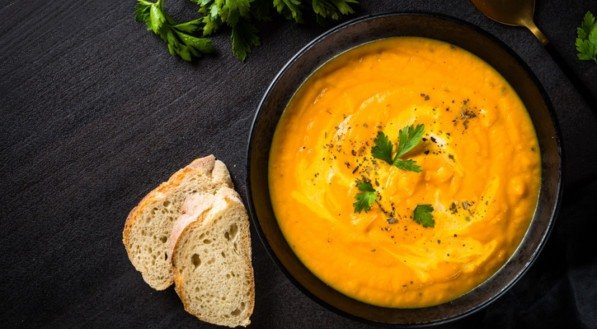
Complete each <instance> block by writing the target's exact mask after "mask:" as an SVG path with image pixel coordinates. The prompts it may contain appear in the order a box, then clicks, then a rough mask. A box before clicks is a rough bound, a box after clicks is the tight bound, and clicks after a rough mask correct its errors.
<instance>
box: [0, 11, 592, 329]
mask: <svg viewBox="0 0 597 329" xmlns="http://www.w3.org/2000/svg"><path fill="white" fill-rule="evenodd" d="M361 2H363V4H362V6H361V8H360V9H359V11H358V14H357V15H362V14H373V13H383V12H390V11H424V12H433V13H442V14H447V15H450V16H454V17H457V18H460V19H463V20H465V21H469V22H471V23H473V24H476V25H478V26H480V27H481V28H482V29H484V30H487V31H489V32H490V33H492V34H493V35H495V36H497V37H498V38H499V39H501V40H502V41H504V42H505V43H506V44H507V45H508V46H510V47H511V48H512V49H513V50H514V51H515V52H516V53H518V54H519V55H520V57H521V58H522V59H523V60H524V61H525V62H526V63H527V64H528V65H529V66H530V68H531V69H532V71H533V72H534V73H535V74H536V75H537V77H538V78H539V80H540V81H541V82H542V84H543V86H544V87H545V89H546V90H547V93H548V94H549V97H550V99H551V101H552V102H553V104H554V108H555V110H556V112H557V117H558V119H559V122H560V126H561V130H562V135H563V136H562V137H563V147H564V151H565V155H566V158H565V173H564V174H565V181H564V187H565V190H564V191H565V197H564V203H563V206H562V208H561V211H560V215H559V216H558V219H557V222H556V226H555V230H554V232H553V234H552V236H551V238H550V240H549V242H548V244H547V246H546V248H545V249H544V251H543V253H542V255H541V256H540V258H539V259H538V261H537V262H536V263H535V264H534V265H533V266H532V268H531V270H530V271H529V273H527V274H526V275H525V277H524V278H523V279H522V280H521V281H520V282H519V283H518V284H517V285H516V286H515V287H514V288H513V289H511V290H510V291H509V292H508V293H507V294H506V295H504V296H503V297H502V298H500V299H499V300H498V301H497V302H495V303H494V304H492V305H490V306H489V307H488V308H486V309H485V310H483V311H481V312H479V313H477V314H475V315H473V316H470V317H468V318H466V319H463V320H460V321H458V322H455V323H453V324H451V325H449V326H448V327H475V328H479V327H496V328H506V327H511V328H526V327H535V326H536V327H542V328H546V327H547V328H549V327H554V328H556V327H558V328H563V327H566V328H575V327H580V328H597V239H596V238H595V234H596V232H597V224H596V222H597V116H596V115H595V113H597V108H596V107H597V105H596V104H592V109H591V107H590V106H589V104H586V103H584V102H583V100H582V98H580V96H579V94H578V93H577V92H576V91H575V89H574V88H573V87H572V85H571V84H570V83H569V81H568V80H567V79H566V78H565V77H564V75H563V74H562V73H561V71H560V70H559V69H558V66H557V65H556V64H555V63H554V62H553V60H552V59H551V57H550V56H549V54H548V53H547V52H546V51H545V50H544V49H543V48H542V47H541V46H540V45H539V44H538V42H537V41H536V40H535V39H534V38H533V36H532V35H531V34H530V33H528V32H527V31H525V30H523V29H521V28H509V27H503V26H499V25H498V24H496V23H493V22H491V21H489V20H488V19H487V18H485V17H483V16H482V15H480V14H479V13H477V12H476V11H475V9H474V8H473V7H472V5H470V4H469V3H468V2H467V1H463V0H460V1H442V0H436V1H422V0H420V1H407V0H400V1H399V0H394V1H392V0H388V1H361ZM166 3H167V8H169V9H170V10H171V12H172V14H173V15H174V16H175V17H180V18H187V15H189V14H190V13H191V12H192V11H193V10H194V8H193V6H192V5H189V4H185V3H184V2H183V1H182V0H168V1H166ZM133 7H134V0H127V1H114V0H104V1H95V0H86V1H85V0H81V1H74V0H54V1H46V2H41V1H32V0H19V1H10V0H1V1H0V110H1V112H0V114H1V119H0V232H1V234H2V237H1V240H0V247H1V249H0V250H1V252H0V273H1V277H0V326H1V327H4V328H6V327H11V328H12V327H23V328H32V327H40V326H47V327H81V328H86V327H96V328H97V327H106V328H136V327H141V328H158V327H159V328H162V327H164V328H172V327H174V328H178V327H185V328H207V327H210V326H209V325H207V324H204V323H202V322H200V321H197V320H196V319H194V318H193V317H192V316H190V315H188V314H186V313H185V312H184V311H183V308H182V305H181V303H180V301H179V300H178V298H177V296H176V294H175V293H174V291H173V290H172V289H169V290H167V291H166V292H156V291H153V290H152V289H150V288H149V287H148V286H147V285H146V284H144V282H143V281H142V279H141V275H140V274H139V273H137V272H136V271H135V270H134V269H133V267H132V265H131V264H130V263H129V261H128V259H127V257H126V254H125V251H124V248H123V246H122V242H121V230H122V227H123V224H124V219H125V218H126V215H127V213H128V211H129V210H130V209H131V208H132V207H133V206H134V205H135V204H136V203H137V202H138V201H139V200H140V198H141V197H142V196H143V195H144V194H145V193H147V192H148V191H149V190H151V189H152V188H153V187H154V186H156V185H157V184H158V183H159V182H161V181H163V180H166V179H167V178H168V177H169V175H170V174H171V173H173V172H174V171H175V170H177V169H178V168H179V167H182V166H184V165H185V164H187V163H188V162H190V161H191V160H192V159H193V158H196V157H198V156H201V155H205V154H208V153H214V154H215V155H216V156H217V157H218V158H220V159H222V160H223V161H224V162H226V163H227V164H228V166H229V168H230V171H231V173H232V176H233V179H234V181H235V184H236V186H237V188H238V189H239V191H240V192H241V194H242V195H243V197H244V196H246V190H245V178H246V172H245V162H246V159H245V148H246V146H247V137H248V133H249V126H250V123H251V120H252V118H253V115H254V113H255V109H256V106H257V104H258V101H259V99H260V97H261V95H262V94H263V92H264V91H265V88H266V86H267V85H268V83H269V82H270V81H271V80H272V78H273V77H274V75H275V74H276V72H277V71H278V70H279V69H280V68H281V67H282V65H283V64H284V63H285V62H286V61H287V60H288V59H289V58H290V57H291V56H292V55H293V54H294V53H295V52H296V51H297V50H299V49H300V48H301V47H302V46H304V45H305V44H306V43H307V42H308V41H309V40H311V39H312V38H314V37H315V36H317V35H318V34H320V33H322V32H323V31H324V30H325V29H326V27H312V26H311V27H308V26H297V25H294V24H291V23H287V22H283V21H274V22H271V23H268V26H267V29H266V30H267V33H265V32H264V33H262V34H261V36H262V44H263V45H262V46H261V47H259V48H257V49H256V50H255V51H254V52H253V53H252V54H251V55H250V57H249V58H248V60H247V62H246V63H240V62H238V61H236V60H235V59H234V58H233V57H232V55H231V54H230V51H229V39H228V35H226V34H225V33H224V34H221V35H219V36H217V37H216V38H215V39H214V40H215V44H216V46H217V48H218V49H219V53H218V54H217V55H216V56H213V57H207V58H205V59H202V60H200V61H199V62H198V63H196V64H193V65H190V64H187V63H184V62H182V61H180V60H178V59H175V58H173V57H170V56H169V55H168V54H167V52H166V50H165V47H164V45H163V44H162V42H160V41H158V40H157V39H156V38H155V37H154V36H153V35H151V34H150V33H148V32H146V31H145V28H144V27H143V26H142V25H140V24H138V23H136V22H134V20H133V18H132V12H133ZM588 9H590V10H592V11H593V12H594V13H595V14H597V1H595V0H591V1H588V0H584V1H572V0H570V1H557V0H550V1H539V3H538V5H537V13H536V21H537V24H538V25H539V26H540V27H542V29H543V30H544V32H545V34H547V35H548V37H550V38H551V40H552V42H553V45H554V46H555V47H556V48H557V49H558V50H559V51H560V53H561V54H562V56H563V57H564V59H565V60H566V61H567V63H568V64H569V65H570V66H571V67H572V68H573V69H574V71H575V73H576V74H577V75H578V76H579V77H580V78H581V79H582V80H583V81H584V83H585V84H586V85H587V86H588V87H589V88H591V90H592V92H593V94H594V95H597V64H595V63H592V62H580V61H577V60H576V58H575V51H574V47H573V42H574V38H575V33H576V32H575V31H576V26H577V25H578V24H579V22H580V20H581V18H582V16H583V14H584V12H585V11H586V10H588ZM245 200H246V198H245ZM252 233H253V255H254V256H253V265H254V268H255V275H256V289H257V291H256V293H257V297H256V306H255V312H254V315H253V317H252V322H253V323H252V327H254V328H364V327H368V326H367V325H365V324H363V323H360V322H357V321H354V320H350V319H347V318H344V317H342V316H339V315H336V314H335V313H333V312H331V311H329V310H327V309H325V308H323V307H322V306H320V305H318V304H317V303H315V302H313V301H312V300H310V299H309V298H308V297H306V296H305V295H303V294H302V293H301V292H300V291H299V290H298V289H297V288H296V287H294V286H293V285H292V284H291V283H290V282H289V280H288V279H287V278H286V277H285V276H284V275H283V274H282V273H281V272H280V270H278V269H277V268H276V266H275V264H274V262H273V261H271V259H270V258H269V257H268V256H267V254H266V252H265V250H264V248H263V246H262V245H261V242H260V241H259V239H258V238H257V235H256V234H255V232H254V231H253V232H252Z"/></svg>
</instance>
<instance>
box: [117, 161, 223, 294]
mask: <svg viewBox="0 0 597 329" xmlns="http://www.w3.org/2000/svg"><path fill="white" fill-rule="evenodd" d="M223 186H226V187H232V180H231V179H230V173H229V172H228V169H227V168H226V165H224V163H223V162H221V161H219V160H216V158H215V157H214V156H213V155H209V156H206V157H203V158H200V159H196V160H194V161H193V162H191V164H189V165H188V166H186V167H184V168H183V169H181V170H179V171H178V172H176V173H175V174H174V175H172V177H170V179H168V181H167V182H165V183H162V184H161V185H160V186H158V187H157V188H156V189H154V190H153V191H151V192H149V194H147V196H145V197H144V198H143V200H141V202H140V203H139V205H137V206H136V207H135V208H134V209H133V210H132V211H131V212H130V214H129V215H128V218H127V219H126V223H125V225H124V231H123V233H122V242H123V243H124V246H125V248H126V251H127V254H128V257H129V259H130V261H131V263H133V266H134V267H135V269H137V271H139V272H141V275H142V276H143V280H145V282H147V284H149V285H150V286H151V287H152V288H154V289H156V290H164V289H166V288H168V287H169V286H170V285H171V284H172V282H173V277H172V260H171V254H170V253H169V249H170V246H171V245H172V244H173V243H171V242H169V241H168V238H169V237H170V235H171V233H172V228H173V225H174V222H175V221H176V220H177V219H178V218H179V217H180V216H181V215H182V211H183V209H182V205H183V202H184V201H185V200H186V199H187V197H188V196H189V195H193V194H202V195H213V194H215V193H216V191H218V190H219V189H220V188H221V187H223ZM207 204H209V202H206V204H205V205H204V207H206V206H207ZM204 210H205V209H203V210H202V209H201V208H199V209H193V211H195V212H197V213H196V214H187V215H190V216H194V217H196V216H197V215H199V214H200V213H201V212H202V211H204Z"/></svg>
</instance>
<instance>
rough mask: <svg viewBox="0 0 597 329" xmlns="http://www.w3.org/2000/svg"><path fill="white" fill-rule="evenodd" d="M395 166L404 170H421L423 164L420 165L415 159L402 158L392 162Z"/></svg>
mask: <svg viewBox="0 0 597 329" xmlns="http://www.w3.org/2000/svg"><path fill="white" fill-rule="evenodd" d="M392 164H393V165H394V166H395V167H397V168H400V169H402V170H406V171H414V172H421V166H419V165H418V164H417V162H415V160H411V159H408V160H402V159H396V160H394V162H393V163H392Z"/></svg>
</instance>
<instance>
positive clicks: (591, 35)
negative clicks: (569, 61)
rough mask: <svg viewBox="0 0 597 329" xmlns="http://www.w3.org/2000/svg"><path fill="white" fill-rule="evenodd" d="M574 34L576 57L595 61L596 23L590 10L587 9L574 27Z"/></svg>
mask: <svg viewBox="0 0 597 329" xmlns="http://www.w3.org/2000/svg"><path fill="white" fill-rule="evenodd" d="M576 36H577V38H576V43H575V45H576V51H577V52H578V53H577V56H578V59H580V60H583V61H590V60H593V61H595V63H597V24H596V22H595V16H593V14H592V13H591V12H590V11H587V13H586V14H585V16H584V18H583V21H582V23H581V25H580V27H579V28H577V29H576Z"/></svg>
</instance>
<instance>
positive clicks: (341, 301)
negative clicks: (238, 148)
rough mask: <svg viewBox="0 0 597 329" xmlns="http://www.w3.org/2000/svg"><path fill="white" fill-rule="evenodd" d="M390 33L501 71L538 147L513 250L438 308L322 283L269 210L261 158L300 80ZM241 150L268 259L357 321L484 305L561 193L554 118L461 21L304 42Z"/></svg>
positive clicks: (387, 24) (370, 25) (361, 30)
mask: <svg viewBox="0 0 597 329" xmlns="http://www.w3.org/2000/svg"><path fill="white" fill-rule="evenodd" d="M394 36H418V37H427V38H432V39H437V40H441V41H445V42H448V43H451V44H454V45H456V46H459V47H461V48H463V49H466V50H468V51H469V52H471V53H473V54H475V55H477V56H478V57H480V58H481V59H483V60H484V61H485V62H487V63H489V64H490V65H491V66H493V67H494V68H495V69H496V70H497V71H498V72H500V73H501V74H502V75H503V76H504V78H506V80H507V81H508V82H509V83H510V85H511V86H512V87H513V88H514V89H515V90H516V92H517V93H518V95H519V96H520V98H521V99H522V101H523V103H524V104H525V106H526V108H527V110H528V112H529V114H530V117H531V119H532V122H533V124H534V126H535V130H536V132H537V137H538V139H539V145H540V148H541V165H542V179H541V190H540V194H539V201H538V202H539V203H538V207H537V209H536V211H535V214H534V217H533V219H532V221H531V223H530V226H529V228H528V230H527V232H526V234H525V236H524V238H523V240H522V242H521V244H520V246H519V247H518V249H517V250H516V251H515V253H514V254H513V255H512V256H511V257H510V259H509V260H508V261H507V262H506V263H505V264H504V265H503V266H502V267H501V268H500V269H499V271H498V272H497V273H495V274H494V275H493V276H492V277H490V278H489V279H488V280H487V281H485V282H484V283H483V284H481V285H480V286H478V287H476V288H475V289H473V290H472V291H470V292H469V293H467V294H465V295H463V296H461V297H459V298H457V299H455V300H453V301H451V302H447V303H444V304H441V305H437V306H433V307H424V308H417V309H396V308H385V307H379V306H374V305H370V304H366V303H363V302H360V301H357V300H355V299H352V298H350V297H347V296H345V295H343V294H342V293H340V292H338V291H336V290H334V289H333V288H331V287H329V286H327V285H326V284H325V283H323V282H322V281H321V280H320V279H318V278H317V277H316V276H315V275H314V274H313V273H311V272H310V271H309V269H308V268H307V267H305V266H304V265H303V263H301V261H300V260H299V259H298V258H297V256H296V255H295V254H294V252H293V251H292V249H291V248H290V246H289V245H288V243H287V242H286V240H285V238H284V236H283V234H282V232H281V231H280V228H279V226H278V222H277V220H276V217H275V215H274V212H273V210H272V205H271V201H270V195H269V189H268V159H269V151H270V145H271V142H272V137H273V134H274V130H275V128H276V124H277V123H278V120H279V119H280V115H281V114H282V112H283V111H284V109H285V107H286V105H287V103H288V101H289V100H290V98H291V97H292V95H293V94H294V92H295V91H296V90H297V89H298V88H299V86H300V85H301V83H302V82H303V81H304V80H305V79H306V78H307V77H308V76H309V75H310V74H311V73H312V72H313V71H314V70H316V69H317V68H318V67H320V66H321V65H322V64H324V63H325V62H326V61H328V60H329V59H331V58H333V57H334V56H336V55H338V54H339V53H342V52H344V51H346V50H348V49H350V48H353V47H355V46H358V45H361V44H363V43H366V42H369V41H372V40H376V39H381V38H387V37H394ZM247 152H248V154H247V159H248V163H247V171H248V176H247V188H248V195H249V204H250V207H249V209H250V213H251V218H252V220H253V223H254V225H255V227H256V228H257V231H258V233H259V236H260V238H261V241H262V242H263V244H264V245H265V246H266V249H268V251H269V253H270V255H271V256H272V258H273V259H274V260H275V261H276V263H277V264H278V265H279V266H280V268H281V269H282V270H283V271H284V273H285V274H286V275H287V276H288V278H290V280H291V281H292V282H293V283H294V284H295V285H296V286H297V287H299V288H300V289H301V290H303V291H304V292H305V293H306V294H307V295H309V296H310V297H311V298H313V299H315V300H316V301H318V302H320V303H321V304H322V305H324V306H326V307H328V308H331V309H332V310H335V311H337V312H339V313H341V314H344V315H347V316H350V317H356V318H358V319H363V320H368V321H373V322H381V323H392V324H402V325H408V326H416V325H423V324H432V323H433V324H437V323H442V322H447V321H450V320H454V319H458V318H460V317H463V316H466V315H468V314H471V313H473V312H475V311H478V310H479V309H481V308H483V307H485V306H487V305H488V304H490V303H491V302H493V301H494V300H496V299H497V298H498V297H499V296H501V295H502V294H503V293H504V292H505V291H507V290H508V289H509V288H510V287H511V286H512V285H513V284H514V283H515V282H516V281H517V280H518V279H519V278H520V277H521V276H522V275H523V274H524V273H525V272H526V270H527V269H528V268H529V267H530V265H531V263H532V262H533V260H535V258H537V255H538V254H539V252H540V251H541V248H542V247H543V245H544V244H545V241H546V239H547V237H548V235H549V232H550V229H551V227H552V223H553V219H554V216H555V214H556V211H557V207H558V201H559V199H560V193H561V173H562V171H561V149H560V137H559V133H558V128H557V126H556V122H555V116H554V115H553V110H552V109H551V106H550V103H549V101H548V100H547V97H546V94H545V92H544V91H543V89H542V88H541V86H540V84H539V82H538V81H537V79H536V78H535V76H534V75H533V74H532V73H531V71H530V70H529V68H528V67H527V66H526V65H525V64H524V63H523V62H522V60H521V59H520V58H519V57H518V56H517V55H516V54H514V52H513V51H512V50H510V49H509V48H508V47H507V46H506V45H504V44H503V43H501V42H500V41H499V40H497V39H496V38H494V37H492V36H491V35H488V34H487V33H486V32H484V31H482V30H480V29H479V28H477V27H475V26H472V25H470V24H468V23H465V22H462V21H458V20H455V19H453V18H448V17H444V16H437V15H427V14H385V15H378V16H369V17H363V18H359V19H355V20H353V21H350V22H348V23H346V24H343V25H340V26H338V27H336V28H334V29H332V30H330V31H328V32H326V33H324V34H323V35H321V36H320V37H318V38H316V39H315V40H313V41H312V42H310V43H309V44H308V45H307V46H305V47H304V48H303V49H301V50H300V51H299V52H298V53H297V54H296V55H295V56H294V57H293V58H292V59H291V60H290V61H289V62H288V63H287V64H286V65H285V66H284V67H283V68H282V70H280V72H279V73H278V75H277V76H276V77H275V79H274V81H273V82H272V83H271V85H270V86H269V88H268V89H267V91H266V93H265V95H264V96H263V99H262V101H261V103H260V104H259V108H258V110H257V113H256V115H255V119H254V121H253V126H252V128H251V135H250V139H249V147H248V151H247Z"/></svg>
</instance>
